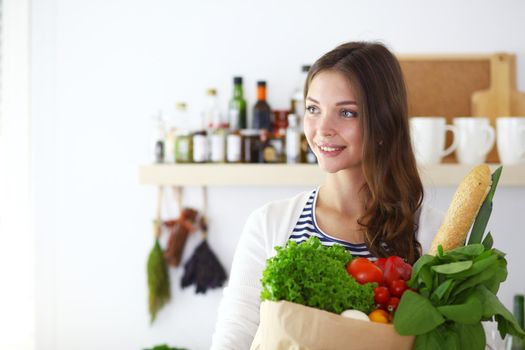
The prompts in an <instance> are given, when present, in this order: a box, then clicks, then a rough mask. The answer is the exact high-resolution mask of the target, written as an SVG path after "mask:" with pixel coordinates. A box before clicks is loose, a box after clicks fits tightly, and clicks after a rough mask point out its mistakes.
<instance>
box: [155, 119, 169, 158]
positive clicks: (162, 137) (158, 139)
mask: <svg viewBox="0 0 525 350" xmlns="http://www.w3.org/2000/svg"><path fill="white" fill-rule="evenodd" d="M152 136H153V140H152V146H153V149H152V150H153V152H154V153H153V155H154V157H153V159H154V162H155V163H164V157H165V147H164V143H165V141H166V129H165V125H164V119H163V118H162V112H161V111H158V113H157V114H155V115H154V116H153V135H152Z"/></svg>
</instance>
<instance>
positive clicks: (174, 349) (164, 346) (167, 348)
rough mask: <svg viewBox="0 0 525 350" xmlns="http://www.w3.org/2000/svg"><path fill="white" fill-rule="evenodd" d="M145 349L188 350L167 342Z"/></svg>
mask: <svg viewBox="0 0 525 350" xmlns="http://www.w3.org/2000/svg"><path fill="white" fill-rule="evenodd" d="M144 350H187V349H185V348H172V347H170V346H168V345H166V344H162V345H157V346H154V347H152V348H151V349H144Z"/></svg>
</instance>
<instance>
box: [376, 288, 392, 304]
mask: <svg viewBox="0 0 525 350" xmlns="http://www.w3.org/2000/svg"><path fill="white" fill-rule="evenodd" d="M388 299H390V292H389V291H388V288H387V287H382V286H381V287H376V288H375V289H374V301H375V303H376V304H386V303H387V302H388Z"/></svg>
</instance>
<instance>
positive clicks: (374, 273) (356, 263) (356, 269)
mask: <svg viewBox="0 0 525 350" xmlns="http://www.w3.org/2000/svg"><path fill="white" fill-rule="evenodd" d="M346 270H347V271H348V273H349V274H350V275H351V276H352V277H353V278H355V280H356V281H357V282H358V283H360V284H365V283H371V282H376V283H378V284H380V283H381V282H382V281H383V272H382V271H381V269H380V268H379V267H377V266H376V265H374V264H373V263H372V262H371V261H370V260H368V259H366V258H356V259H353V260H352V262H350V264H348V265H347V266H346Z"/></svg>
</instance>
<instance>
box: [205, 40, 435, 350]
mask: <svg viewBox="0 0 525 350" xmlns="http://www.w3.org/2000/svg"><path fill="white" fill-rule="evenodd" d="M304 92H305V116H304V132H305V135H306V138H307V140H308V144H309V145H310V147H311V148H312V150H313V152H314V153H315V155H316V156H317V160H318V163H319V166H320V167H321V169H323V170H324V171H325V172H326V173H327V176H326V180H325V182H324V183H323V184H322V185H321V186H320V187H318V188H317V189H315V190H313V191H311V192H306V193H301V194H299V195H297V196H295V197H293V198H290V199H287V200H282V201H277V202H272V203H269V204H267V205H265V206H264V207H262V208H260V209H258V210H256V211H255V212H254V213H252V214H251V215H250V217H249V218H248V221H247V223H246V225H245V228H244V231H243V233H242V235H241V238H240V241H239V244H238V246H237V249H236V253H235V257H234V261H233V265H232V270H231V274H230V280H229V284H228V287H226V288H225V290H224V297H223V300H222V302H221V304H220V307H219V315H218V321H217V326H216V330H215V334H214V336H213V344H212V349H214V350H215V349H217V350H218V349H239V350H240V349H243V350H245V349H249V347H250V344H251V342H252V341H253V337H254V336H255V332H256V330H257V326H258V324H259V297H260V291H261V286H260V279H261V277H262V270H263V268H264V266H265V262H266V260H267V259H268V258H269V257H271V256H273V255H274V252H275V251H274V247H275V246H284V245H286V242H287V241H288V240H294V241H296V242H302V241H304V240H306V239H307V238H308V237H309V236H312V235H313V236H317V237H319V239H320V240H321V242H322V243H323V244H325V245H332V244H335V243H338V244H341V245H343V246H344V247H345V248H346V249H347V250H349V251H350V252H351V253H352V255H354V256H364V257H367V258H369V259H372V260H373V259H376V258H377V257H386V256H389V255H398V256H401V257H403V258H404V259H405V260H406V261H408V262H409V263H413V262H414V261H415V260H417V258H419V256H420V255H421V244H420V243H419V241H418V237H421V236H428V237H430V238H431V237H433V235H434V233H435V232H437V229H438V228H439V224H440V219H441V217H440V215H437V214H436V213H435V212H433V211H432V210H431V209H430V208H425V207H422V201H423V185H422V183H421V180H420V178H419V174H418V171H417V167H416V161H415V158H414V154H413V151H412V146H411V142H410V135H409V127H408V116H407V113H408V111H407V97H406V89H405V85H404V80H403V75H402V72H401V68H400V66H399V63H398V61H397V59H396V58H395V56H394V55H393V54H392V53H391V52H390V51H389V50H388V49H387V48H385V47H384V46H383V45H381V44H378V43H365V42H351V43H346V44H343V45H340V46H338V47H336V48H335V49H334V50H332V51H330V52H328V53H326V54H325V55H324V56H322V57H321V58H320V59H319V60H317V62H315V64H314V65H313V66H312V68H311V69H310V72H309V73H308V77H307V81H306V84H305V90H304Z"/></svg>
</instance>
